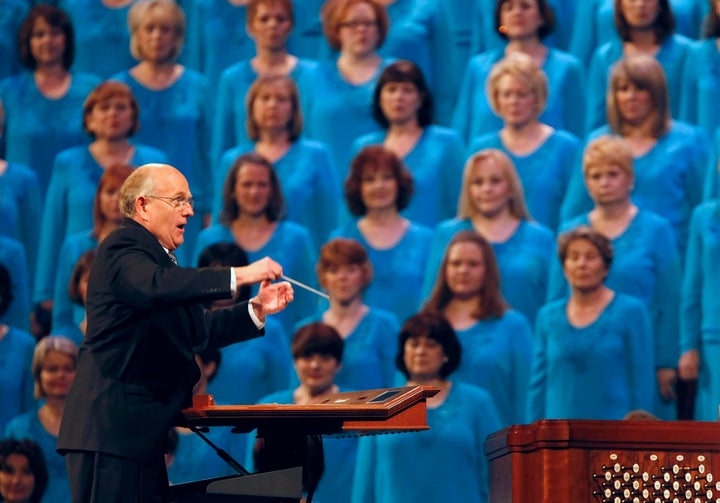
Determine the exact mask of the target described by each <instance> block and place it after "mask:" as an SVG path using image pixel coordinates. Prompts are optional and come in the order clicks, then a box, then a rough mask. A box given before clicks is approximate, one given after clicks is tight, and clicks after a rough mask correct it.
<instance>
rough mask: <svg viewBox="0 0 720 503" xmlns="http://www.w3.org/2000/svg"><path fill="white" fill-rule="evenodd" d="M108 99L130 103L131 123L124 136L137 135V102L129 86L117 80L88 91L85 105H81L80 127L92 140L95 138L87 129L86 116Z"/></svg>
mask: <svg viewBox="0 0 720 503" xmlns="http://www.w3.org/2000/svg"><path fill="white" fill-rule="evenodd" d="M110 98H125V99H127V100H128V101H129V102H130V108H131V109H132V112H133V122H132V125H131V126H130V129H129V130H128V132H127V134H126V136H127V137H128V138H130V137H131V136H133V135H135V133H137V131H138V129H139V128H140V120H139V116H140V107H139V106H138V103H137V100H136V99H135V96H134V95H133V93H132V90H131V89H130V86H128V85H127V84H125V83H124V82H120V81H118V80H106V81H105V82H102V83H100V84H98V86H97V87H95V89H93V90H92V91H90V94H88V96H87V98H85V103H84V104H83V123H82V127H83V129H84V130H85V132H86V133H87V134H89V135H90V136H91V137H92V138H95V133H93V132H92V131H90V130H89V129H88V124H87V122H88V116H89V115H90V114H91V113H92V111H93V109H94V108H95V107H96V106H97V105H98V104H100V103H102V102H103V101H107V100H109V99H110Z"/></svg>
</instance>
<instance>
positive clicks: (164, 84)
mask: <svg viewBox="0 0 720 503" xmlns="http://www.w3.org/2000/svg"><path fill="white" fill-rule="evenodd" d="M128 27H129V28H130V50H131V52H132V55H133V57H134V58H135V59H137V60H138V61H139V63H138V64H137V65H136V66H134V67H132V68H131V69H130V70H128V71H125V72H122V73H119V74H116V75H115V76H113V79H115V80H120V81H122V82H125V83H126V84H127V85H128V86H130V89H132V93H133V95H134V96H135V99H137V102H138V105H139V108H140V119H139V120H140V124H142V127H141V128H140V129H139V131H138V134H137V136H136V137H137V140H138V141H139V142H142V143H145V144H147V145H150V146H152V147H155V148H157V149H160V150H162V151H163V152H165V153H166V154H167V157H168V161H169V163H170V164H172V165H173V166H175V167H176V168H177V169H178V170H180V172H182V174H183V175H184V176H185V177H186V178H187V179H188V182H189V184H190V190H191V191H192V195H193V200H194V201H195V213H196V214H197V215H198V216H199V217H200V218H195V219H192V220H190V222H188V225H187V226H186V227H185V246H182V247H180V248H179V249H178V252H177V253H176V255H177V258H178V261H179V262H180V264H181V265H183V264H188V263H189V259H190V254H191V253H192V249H193V246H194V243H195V239H196V237H197V235H198V233H199V232H200V230H201V228H202V227H203V226H204V225H207V224H208V223H209V220H210V208H211V201H212V171H211V164H210V136H211V134H210V126H211V108H212V107H211V103H210V101H211V100H210V91H209V86H208V80H207V79H206V78H205V77H204V76H203V75H202V74H200V73H198V72H196V71H194V70H191V69H189V68H186V67H185V66H183V65H181V64H178V63H177V58H178V56H179V55H180V51H181V49H182V44H183V41H184V37H185V14H184V13H183V11H182V9H181V8H180V6H179V5H177V3H175V1H174V0H149V1H144V2H139V3H136V4H134V5H133V6H132V7H131V8H130V13H129V15H128Z"/></svg>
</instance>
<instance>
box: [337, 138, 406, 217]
mask: <svg viewBox="0 0 720 503" xmlns="http://www.w3.org/2000/svg"><path fill="white" fill-rule="evenodd" d="M381 169H389V170H390V172H391V173H392V175H393V178H395V180H396V181H397V196H396V197H395V206H396V207H397V210H398V211H402V210H404V209H405V208H407V207H408V204H410V198H411V197H412V195H413V192H414V191H415V183H414V181H413V177H412V174H411V173H410V171H408V169H407V168H406V167H405V165H404V164H403V162H402V161H401V160H400V158H399V157H398V156H396V155H395V154H394V153H393V152H392V151H390V150H388V149H386V148H385V147H383V146H382V145H368V146H367V147H364V148H363V149H362V150H361V151H360V152H358V154H357V155H356V156H355V158H354V159H353V160H352V162H351V163H350V172H349V173H348V176H347V178H346V179H345V183H344V189H345V202H346V203H347V207H348V209H349V210H350V213H351V214H353V215H355V216H361V215H364V214H365V213H366V212H367V208H366V206H365V203H364V202H363V200H362V191H361V188H360V187H361V185H362V178H363V175H364V174H365V172H366V171H368V170H372V171H378V170H381Z"/></svg>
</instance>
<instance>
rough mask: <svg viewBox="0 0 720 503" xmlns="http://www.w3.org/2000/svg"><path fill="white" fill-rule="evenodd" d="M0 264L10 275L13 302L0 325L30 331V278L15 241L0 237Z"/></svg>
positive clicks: (24, 259)
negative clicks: (3, 324)
mask: <svg viewBox="0 0 720 503" xmlns="http://www.w3.org/2000/svg"><path fill="white" fill-rule="evenodd" d="M0 264H2V265H4V266H5V268H6V269H7V270H8V272H9V273H10V288H11V290H12V293H13V297H14V299H13V301H12V302H11V303H10V307H9V308H8V310H7V312H5V314H3V315H2V316H0V323H5V324H7V325H10V326H13V327H17V328H21V329H23V330H30V276H29V273H28V263H27V259H26V258H25V250H24V249H23V245H22V243H20V242H19V241H16V240H15V239H12V238H8V237H4V236H0Z"/></svg>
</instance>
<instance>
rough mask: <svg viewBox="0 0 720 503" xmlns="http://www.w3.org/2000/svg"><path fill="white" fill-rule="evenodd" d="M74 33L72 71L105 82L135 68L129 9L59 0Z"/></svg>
mask: <svg viewBox="0 0 720 503" xmlns="http://www.w3.org/2000/svg"><path fill="white" fill-rule="evenodd" d="M57 6H58V7H60V8H61V9H62V10H64V11H65V12H66V13H67V15H68V16H69V17H70V21H71V22H72V25H73V28H74V30H75V59H74V61H73V70H74V71H76V72H89V73H94V74H95V75H98V76H100V77H102V78H104V79H106V78H108V77H110V75H113V74H115V73H118V72H122V71H124V70H127V69H129V68H130V67H131V66H135V64H136V61H135V59H134V58H133V57H132V55H131V54H130V32H129V30H128V25H127V15H128V12H129V11H130V6H131V4H129V5H126V6H124V7H117V8H115V7H112V8H111V7H107V6H106V5H105V4H104V3H103V2H102V1H100V2H98V1H97V0H59V1H58V2H57Z"/></svg>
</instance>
